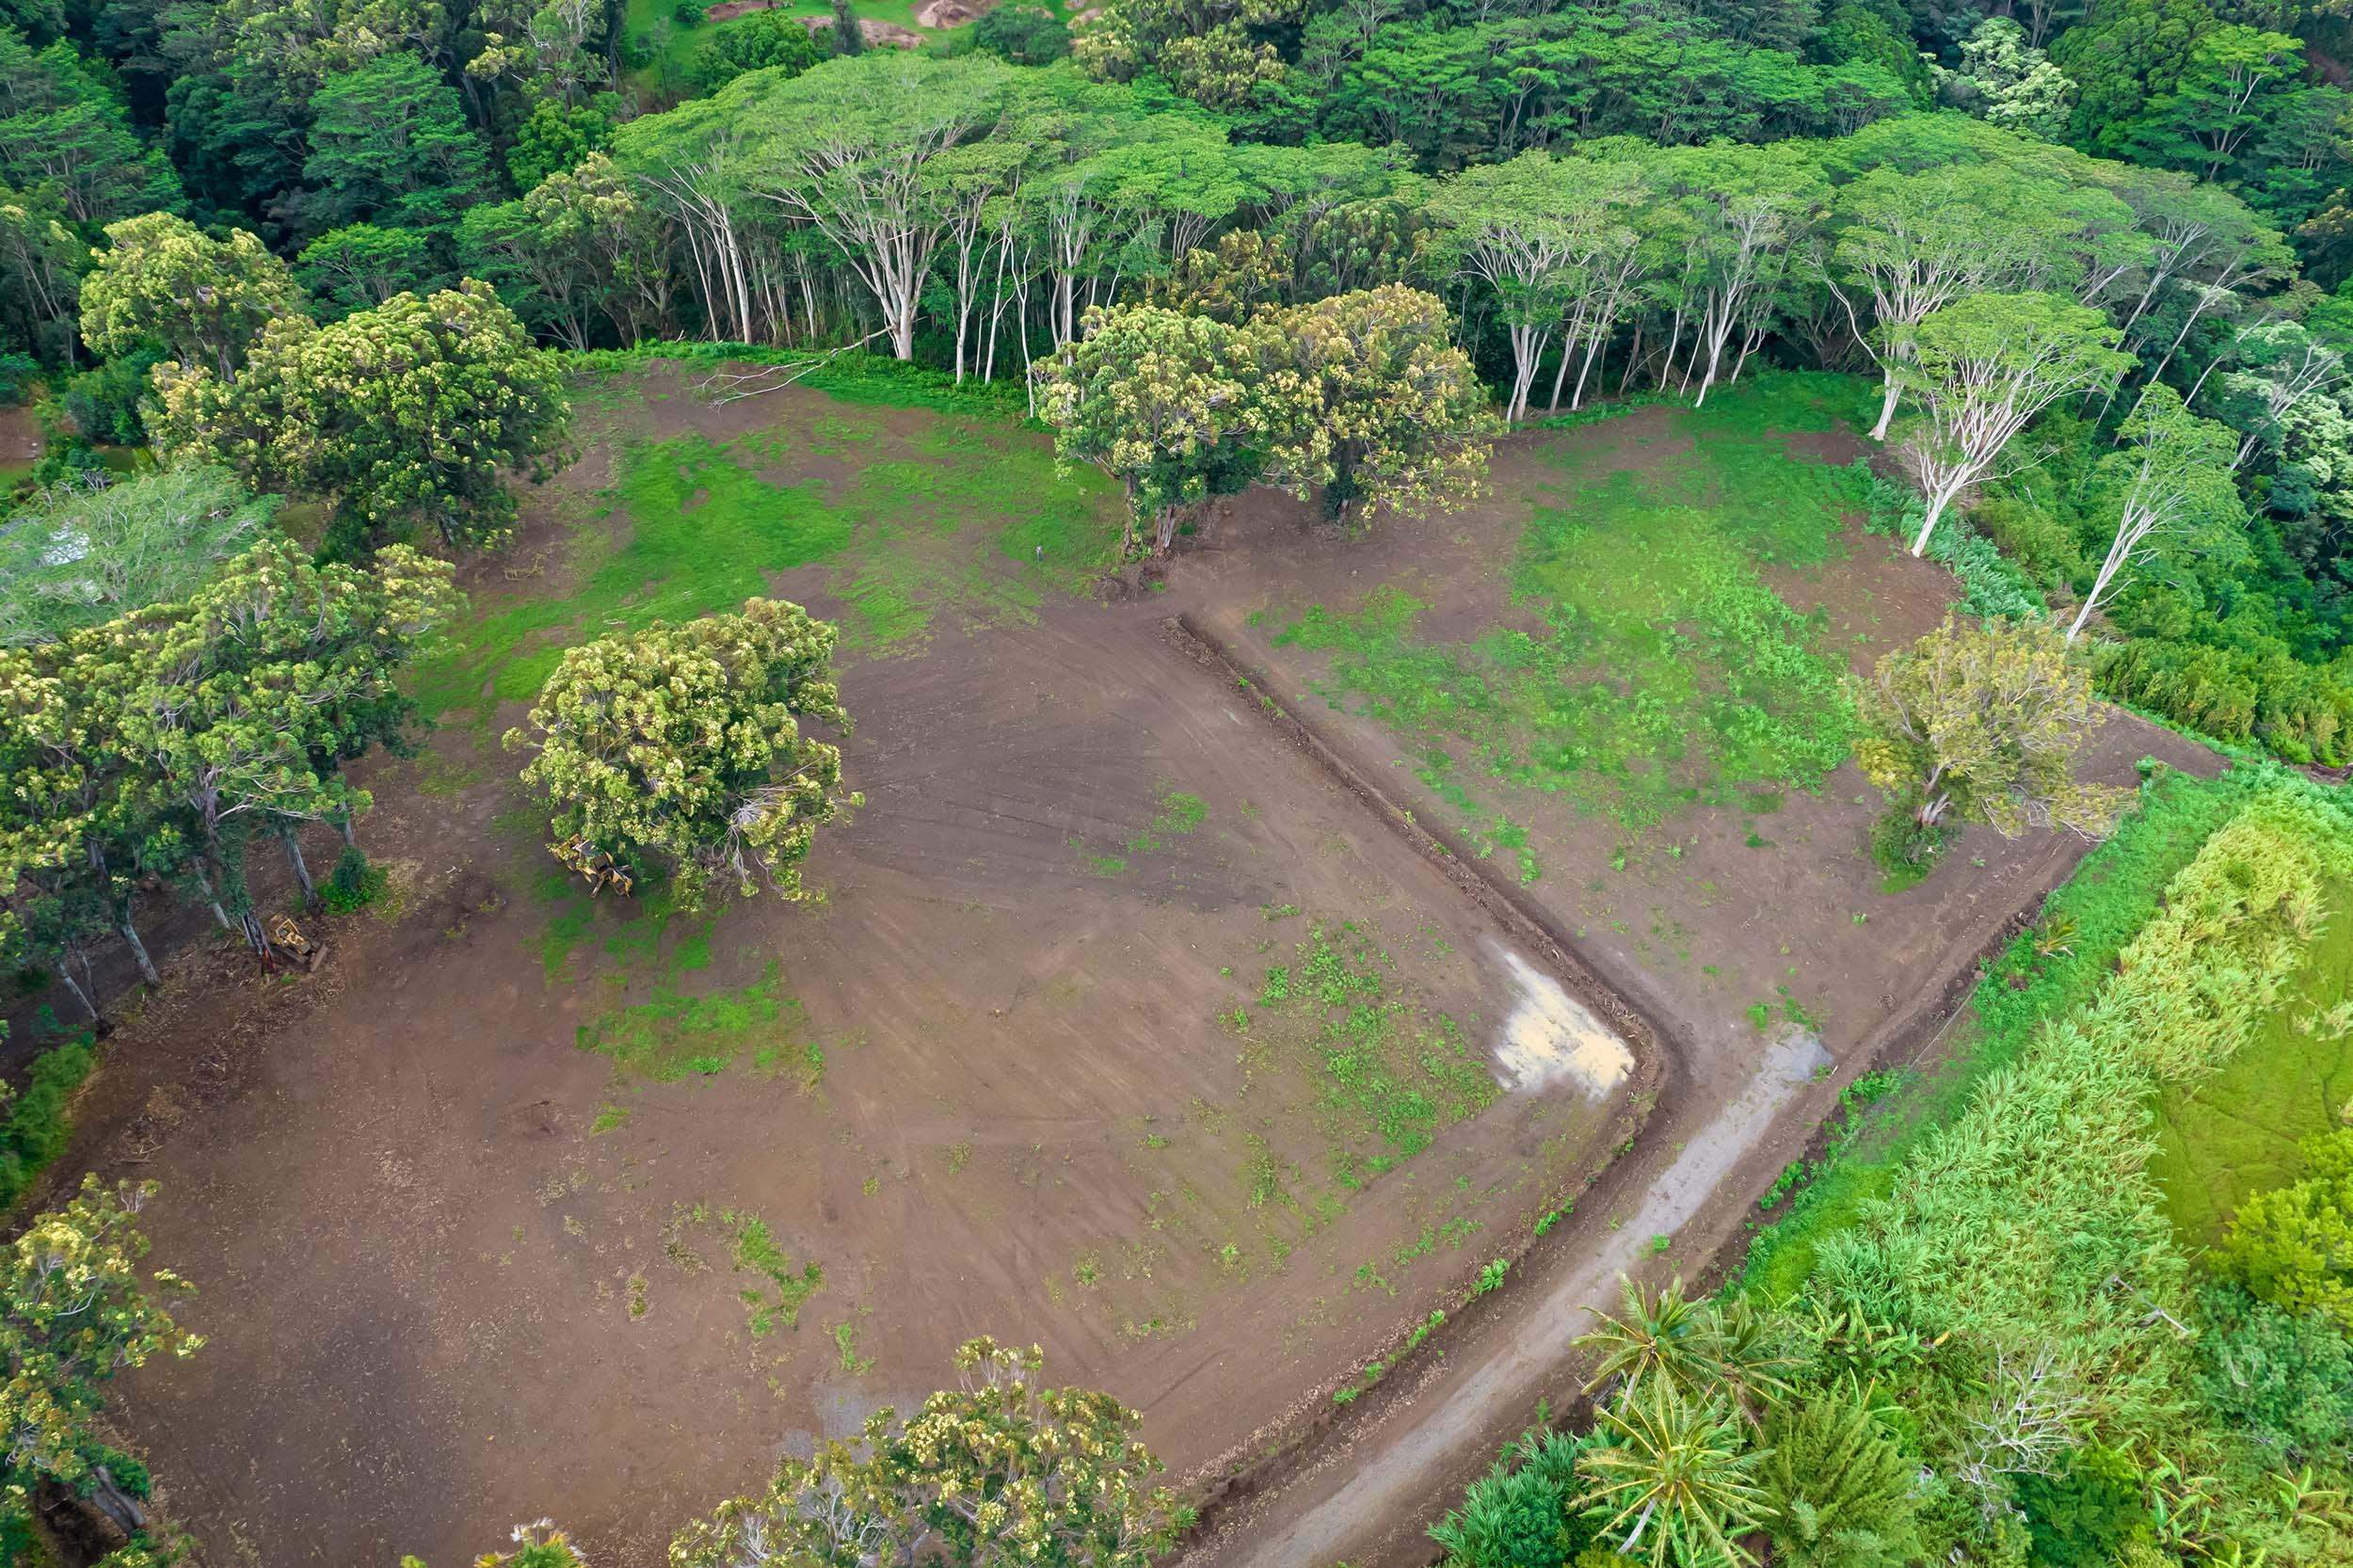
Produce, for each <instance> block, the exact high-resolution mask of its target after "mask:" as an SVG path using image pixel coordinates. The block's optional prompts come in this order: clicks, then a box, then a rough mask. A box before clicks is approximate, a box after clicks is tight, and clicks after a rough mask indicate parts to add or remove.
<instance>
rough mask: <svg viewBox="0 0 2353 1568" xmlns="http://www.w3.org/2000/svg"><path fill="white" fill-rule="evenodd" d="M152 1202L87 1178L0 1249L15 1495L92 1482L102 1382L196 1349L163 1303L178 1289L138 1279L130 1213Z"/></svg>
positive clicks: (140, 1245) (0, 1335) (182, 1284)
mask: <svg viewBox="0 0 2353 1568" xmlns="http://www.w3.org/2000/svg"><path fill="white" fill-rule="evenodd" d="M154 1192H155V1187H154V1184H153V1183H152V1182H151V1183H148V1184H147V1185H145V1186H141V1187H133V1186H130V1185H128V1184H125V1185H123V1186H120V1187H113V1188H110V1187H107V1186H105V1185H104V1184H103V1183H102V1182H100V1181H99V1179H98V1178H97V1177H96V1176H87V1177H85V1178H84V1179H83V1182H82V1189H81V1191H80V1192H77V1193H75V1194H74V1196H73V1198H72V1201H71V1202H69V1203H67V1204H66V1205H65V1207H64V1208H58V1209H55V1210H53V1211H51V1212H49V1213H46V1214H42V1215H40V1217H38V1218H37V1219H35V1220H34V1221H33V1223H32V1224H29V1225H27V1226H26V1227H25V1229H24V1234H23V1235H21V1236H19V1237H18V1238H17V1239H16V1240H14V1241H13V1242H11V1243H10V1244H9V1245H8V1248H7V1249H6V1250H5V1251H0V1368H5V1369H6V1371H7V1382H6V1383H5V1384H0V1432H5V1434H6V1439H7V1442H8V1458H7V1463H6V1474H7V1480H8V1488H9V1489H10V1490H11V1491H12V1492H14V1493H15V1494H16V1495H17V1496H20V1497H21V1496H23V1495H24V1493H25V1492H26V1491H28V1490H29V1489H30V1488H31V1487H32V1486H33V1485H34V1484H35V1483H36V1482H38V1481H40V1480H56V1481H60V1482H62V1483H64V1484H66V1485H68V1486H71V1485H73V1484H74V1483H75V1482H77V1481H80V1480H82V1479H83V1478H84V1477H86V1476H88V1474H89V1473H90V1467H91V1461H90V1459H89V1457H88V1450H89V1448H90V1443H89V1441H88V1432H87V1426H86V1424H87V1422H88V1418H89V1416H90V1414H91V1413H92V1412H93V1411H95V1410H97V1409H98V1408H99V1406H100V1404H101V1403H102V1402H103V1400H102V1397H101V1395H100V1391H99V1385H100V1384H104V1382H105V1381H106V1380H107V1379H108V1378H111V1377H113V1376H114V1375H115V1374H116V1373H117V1372H119V1371H120V1370H121V1369H122V1368H126V1367H141V1366H144V1365H146V1364H147V1362H148V1361H149V1360H150V1359H151V1358H152V1357H154V1356H158V1355H165V1356H188V1355H193V1354H194V1353H195V1352H196V1351H197V1350H198V1348H199V1347H200V1346H201V1345H202V1344H203V1340H202V1339H200V1337H198V1336H196V1335H193V1334H190V1333H189V1332H187V1331H186V1330H185V1329H183V1328H182V1327H180V1325H179V1324H178V1323H177V1322H176V1321H174V1320H173V1319H172V1316H171V1314H170V1312H169V1311H168V1310H167V1309H166V1307H165V1305H164V1297H165V1296H167V1295H168V1294H171V1293H175V1292H181V1291H186V1290H188V1289H189V1288H190V1287H189V1286H188V1284H187V1282H186V1281H184V1280H183V1279H181V1278H180V1276H179V1275H177V1274H175V1273H173V1272H171V1271H169V1270H168V1269H155V1270H152V1271H149V1272H147V1273H146V1274H145V1275H144V1276H142V1274H141V1272H140V1266H141V1263H142V1262H143V1260H144V1259H145V1258H146V1256H147V1251H148V1242H147V1238H146V1237H145V1236H144V1235H142V1234H141V1233H140V1232H139V1229H138V1224H137V1219H138V1212H139V1208H140V1206H141V1205H142V1204H143V1203H144V1202H145V1201H146V1200H147V1199H148V1198H149V1197H151V1196H152V1195H153V1193H154Z"/></svg>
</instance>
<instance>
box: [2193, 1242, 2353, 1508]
mask: <svg viewBox="0 0 2353 1568" xmlns="http://www.w3.org/2000/svg"><path fill="white" fill-rule="evenodd" d="M2200 1305H2201V1317H2202V1319H2203V1321H2202V1323H2201V1330H2202V1332H2201V1334H2200V1336H2199V1339H2198V1352H2199V1369H2198V1387H2199V1393H2200V1395H2201V1397H2202V1398H2203V1399H2204V1400H2205V1401H2206V1402H2207V1403H2208V1404H2209V1405H2211V1406H2213V1407H2214V1409H2215V1410H2216V1411H2217V1412H2219V1413H2220V1414H2221V1415H2222V1416H2224V1418H2226V1419H2227V1420H2230V1421H2232V1422H2233V1423H2234V1424H2236V1425H2238V1426H2240V1427H2242V1428H2244V1429H2245V1430H2246V1432H2248V1434H2249V1436H2251V1437H2253V1438H2254V1440H2255V1441H2256V1442H2258V1443H2260V1444H2262V1445H2263V1446H2264V1447H2265V1448H2267V1449H2270V1450H2271V1451H2273V1452H2274V1453H2277V1454H2278V1455H2280V1456H2281V1458H2282V1459H2284V1460H2286V1461H2287V1462H2288V1463H2291V1464H2295V1463H2300V1462H2302V1461H2303V1460H2306V1459H2312V1458H2317V1459H2326V1458H2329V1457H2332V1456H2334V1455H2337V1454H2341V1453H2342V1452H2343V1451H2344V1449H2345V1445H2346V1444H2347V1443H2348V1442H2353V1346H2348V1345H2347V1344H2346V1343H2345V1336H2344V1335H2343V1334H2342V1333H2341V1332H2339V1330H2338V1329H2337V1327H2336V1325H2335V1324H2334V1323H2331V1322H2330V1321H2329V1320H2328V1319H2327V1318H2326V1317H2324V1316H2322V1315H2321V1314H2319V1313H2317V1312H2305V1313H2292V1312H2286V1311H2282V1310H2281V1308H2279V1307H2276V1306H2273V1305H2272V1304H2269V1303H2268V1302H2260V1301H2257V1300H2256V1299H2255V1298H2253V1297H2252V1296H2249V1294H2248V1293H2247V1292H2246V1291H2245V1290H2243V1289H2241V1288H2238V1287H2237V1286H2235V1285H2232V1284H2227V1283H2219V1282H2218V1283H2215V1284H2212V1285H2209V1286H2207V1287H2206V1288H2205V1289H2204V1290H2203V1291H2202V1292H2201V1296H2200Z"/></svg>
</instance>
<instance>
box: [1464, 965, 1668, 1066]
mask: <svg viewBox="0 0 2353 1568" xmlns="http://www.w3.org/2000/svg"><path fill="white" fill-rule="evenodd" d="M1488 948H1489V951H1491V952H1494V953H1495V955H1496V956H1497V957H1498V958H1500V959H1501V960H1502V961H1503V966H1504V968H1507V969H1509V970H1511V971H1512V979H1513V984H1516V985H1517V986H1518V987H1519V1000H1518V1001H1517V1003H1516V1004H1515V1005H1514V1006H1513V1009H1512V1012H1511V1014H1510V1016H1507V1017H1506V1018H1505V1019H1504V1020H1503V1031H1502V1033H1501V1034H1500V1035H1499V1036H1498V1037H1497V1041H1496V1048H1495V1054H1496V1065H1497V1068H1498V1069H1500V1078H1501V1081H1502V1083H1503V1085H1504V1087H1505V1088H1507V1089H1509V1090H1511V1091H1512V1092H1513V1093H1514V1094H1523V1095H1529V1094H1542V1093H1543V1092H1544V1091H1545V1090H1547V1089H1551V1088H1553V1087H1555V1086H1556V1085H1559V1084H1562V1083H1574V1084H1575V1085H1577V1088H1578V1089H1579V1090H1581V1091H1582V1092H1583V1093H1584V1096H1585V1097H1586V1098H1587V1099H1589V1100H1590V1099H1599V1098H1601V1097H1602V1096H1605V1095H1607V1094H1609V1092H1610V1091H1611V1090H1613V1089H1615V1088H1616V1087H1617V1086H1618V1085H1619V1084H1621V1083H1623V1082H1625V1077H1626V1074H1628V1073H1630V1072H1632V1071H1633V1070H1634V1051H1633V1048H1631V1047H1629V1046H1628V1045H1627V1044H1626V1043H1625V1040H1623V1039H1621V1038H1620V1037H1619V1036H1618V1034H1617V1033H1616V1032H1614V1031H1612V1030H1611V1029H1610V1028H1609V1025H1607V1024H1605V1023H1603V1022H1602V1021H1601V1020H1600V1019H1599V1018H1597V1017H1595V1016H1593V1011H1592V1009H1590V1008H1588V1007H1587V1006H1586V1005H1585V1004H1584V1003H1583V1002H1581V1001H1579V1000H1577V999H1576V998H1575V997H1573V996H1571V995H1569V993H1568V992H1567V991H1566V990H1565V989H1563V988H1562V987H1561V983H1560V982H1559V981H1557V980H1555V979H1553V978H1552V976H1550V975H1548V974H1546V973H1545V972H1544V970H1542V969H1540V968H1536V967H1535V966H1534V965H1533V964H1530V963H1529V961H1528V960H1527V959H1525V958H1522V957H1521V956H1520V955H1519V954H1518V953H1516V952H1512V951H1511V950H1510V949H1509V948H1506V947H1504V946H1503V945H1502V944H1501V943H1499V942H1490V943H1489V944H1488Z"/></svg>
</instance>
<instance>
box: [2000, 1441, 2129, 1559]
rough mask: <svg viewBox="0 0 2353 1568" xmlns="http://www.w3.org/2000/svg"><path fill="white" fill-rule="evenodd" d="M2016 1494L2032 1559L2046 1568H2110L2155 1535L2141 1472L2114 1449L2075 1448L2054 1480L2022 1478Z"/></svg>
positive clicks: (2049, 1478) (2047, 1477)
mask: <svg viewBox="0 0 2353 1568" xmlns="http://www.w3.org/2000/svg"><path fill="white" fill-rule="evenodd" d="M2017 1493H2018V1503H2019V1506H2020V1507H2021V1508H2022V1509H2024V1510H2025V1515H2026V1531H2027V1533H2028V1534H2029V1535H2030V1536H2031V1537H2032V1538H2033V1540H2034V1550H2035V1560H2036V1561H2037V1562H2039V1563H2043V1564H2047V1565H2048V1568H2108V1565H2109V1564H2111V1563H2113V1562H2115V1561H2116V1560H2117V1558H2118V1554H2120V1553H2121V1551H2122V1550H2123V1549H2124V1547H2125V1546H2126V1545H2128V1544H2131V1543H2133V1542H2137V1541H2148V1540H2150V1539H2152V1538H2153V1536H2154V1534H2155V1520H2154V1517H2153V1515H2152V1514H2151V1513H2150V1512H2149V1504H2148V1501H2147V1499H2146V1498H2145V1496H2143V1489H2142V1485H2141V1479H2140V1471H2139V1470H2138V1468H2137V1467H2136V1466H2135V1465H2134V1464H2133V1462H2132V1460H2131V1458H2130V1457H2128V1456H2127V1455H2124V1454H2121V1453H2118V1452H2116V1451H2114V1450H2113V1449H2109V1448H2078V1449H2077V1450H2075V1452H2074V1453H2073V1455H2072V1456H2070V1458H2069V1460H2068V1463H2067V1465H2066V1467H2065V1468H2064V1469H2062V1470H2061V1471H2059V1473H2058V1474H2057V1475H2055V1476H2022V1477H2020V1478H2019V1480H2018V1484H2017Z"/></svg>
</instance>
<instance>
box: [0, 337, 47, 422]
mask: <svg viewBox="0 0 2353 1568" xmlns="http://www.w3.org/2000/svg"><path fill="white" fill-rule="evenodd" d="M39 376H40V360H36V359H34V358H33V357H32V356H31V355H30V354H20V353H17V352H16V351H15V350H13V349H10V350H8V351H6V352H0V408H5V407H7V406H8V405H9V404H12V403H22V402H24V395H25V393H26V392H28V391H30V390H31V388H32V387H33V385H34V383H35V381H36V380H37V379H38V378H39Z"/></svg>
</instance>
